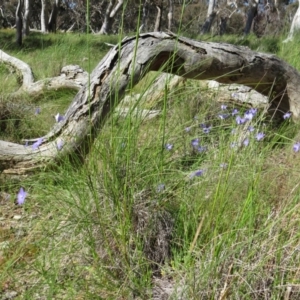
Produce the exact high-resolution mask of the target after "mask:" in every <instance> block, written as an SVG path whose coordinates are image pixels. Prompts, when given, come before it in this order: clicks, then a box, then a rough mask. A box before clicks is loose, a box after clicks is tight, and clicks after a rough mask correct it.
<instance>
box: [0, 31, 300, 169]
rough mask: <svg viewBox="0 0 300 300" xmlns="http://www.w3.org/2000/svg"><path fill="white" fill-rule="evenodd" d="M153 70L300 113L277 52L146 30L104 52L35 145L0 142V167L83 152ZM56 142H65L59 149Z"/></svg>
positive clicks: (293, 81)
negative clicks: (254, 95)
mask: <svg viewBox="0 0 300 300" xmlns="http://www.w3.org/2000/svg"><path fill="white" fill-rule="evenodd" d="M136 47H137V48H136ZM135 48H136V49H135ZM151 70H153V71H158V70H159V71H163V72H167V73H172V74H175V75H178V76H182V77H185V78H193V79H198V80H202V79H211V78H214V79H215V80H217V81H218V82H221V83H227V84H232V83H240V84H243V85H246V86H249V87H252V88H253V89H255V90H256V91H258V92H260V93H262V94H264V95H266V96H268V95H271V97H270V101H271V106H272V107H273V108H275V109H278V110H280V111H282V112H283V113H284V112H286V111H289V110H290V111H291V112H292V113H293V117H294V119H299V117H300V100H299V94H300V75H299V73H298V72H297V71H296V70H295V69H294V68H292V67H291V66H289V65H288V64H287V63H285V62H284V61H282V60H280V59H279V58H277V57H276V56H274V55H270V54H263V53H258V52H254V51H251V50H249V49H248V48H246V47H238V46H233V45H229V44H218V43H205V42H198V41H194V40H190V39H187V38H184V37H178V36H176V35H173V34H171V33H169V34H166V33H163V32H160V33H159V32H155V33H145V34H142V35H140V37H139V38H138V40H136V38H135V37H132V38H126V39H124V40H123V41H122V42H121V45H116V46H115V47H113V48H112V49H111V50H110V51H109V52H108V53H107V55H106V56H105V57H104V58H103V59H102V61H101V62H100V63H99V64H98V66H97V67H96V68H95V70H94V71H93V72H92V74H91V77H90V81H89V84H88V83H87V84H86V85H85V86H84V87H83V88H81V89H80V91H79V92H78V94H77V95H76V96H75V98H74V100H73V102H72V103H71V105H70V107H69V108H68V110H67V111H66V113H65V119H64V120H63V121H62V122H60V123H57V124H55V126H54V127H53V128H52V129H51V131H50V132H49V133H48V134H47V135H46V136H44V137H43V142H42V144H41V145H40V146H39V148H38V149H36V150H34V149H32V147H31V146H30V145H29V146H27V147H25V146H24V145H20V144H15V143H10V142H5V141H0V171H1V172H2V173H4V174H26V173H29V172H30V171H34V170H36V169H38V168H45V167H47V166H49V165H53V164H55V163H57V161H59V160H60V159H62V158H64V157H66V156H68V155H85V154H86V153H87V150H88V148H89V146H90V145H91V142H92V141H93V139H94V138H95V137H96V135H97V134H99V130H100V128H101V127H102V126H103V124H104V122H105V120H106V119H107V117H108V116H109V115H110V114H111V113H112V112H113V108H114V107H115V106H116V105H117V104H118V103H119V102H120V101H121V100H122V97H123V96H124V94H125V90H126V89H127V88H129V87H130V84H131V83H132V84H136V83H137V82H139V81H140V79H141V78H142V77H143V76H144V75H145V74H146V73H147V72H148V71H151ZM32 142H33V141H30V143H32ZM59 143H60V144H61V143H63V147H62V148H61V149H60V150H58V147H57V145H58V144H59Z"/></svg>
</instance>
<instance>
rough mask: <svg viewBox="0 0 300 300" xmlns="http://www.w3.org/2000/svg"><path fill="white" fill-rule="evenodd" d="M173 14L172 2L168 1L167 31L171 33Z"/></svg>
mask: <svg viewBox="0 0 300 300" xmlns="http://www.w3.org/2000/svg"><path fill="white" fill-rule="evenodd" d="M173 13H174V0H169V12H168V30H170V31H172V24H173Z"/></svg>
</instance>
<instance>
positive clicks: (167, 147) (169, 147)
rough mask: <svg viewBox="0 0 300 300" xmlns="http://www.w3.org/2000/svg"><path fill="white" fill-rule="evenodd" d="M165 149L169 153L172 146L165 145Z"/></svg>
mask: <svg viewBox="0 0 300 300" xmlns="http://www.w3.org/2000/svg"><path fill="white" fill-rule="evenodd" d="M165 148H166V150H168V151H170V150H172V149H173V144H166V145H165Z"/></svg>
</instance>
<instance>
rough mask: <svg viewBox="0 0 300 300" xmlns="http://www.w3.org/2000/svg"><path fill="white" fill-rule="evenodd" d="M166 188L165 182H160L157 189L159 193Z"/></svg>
mask: <svg viewBox="0 0 300 300" xmlns="http://www.w3.org/2000/svg"><path fill="white" fill-rule="evenodd" d="M165 188H166V186H165V184H164V183H160V184H159V185H158V186H157V188H156V191H157V192H158V193H161V192H163V191H164V190H165Z"/></svg>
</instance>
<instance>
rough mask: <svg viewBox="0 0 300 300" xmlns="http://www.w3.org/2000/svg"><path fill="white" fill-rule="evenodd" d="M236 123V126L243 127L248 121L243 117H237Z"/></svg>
mask: <svg viewBox="0 0 300 300" xmlns="http://www.w3.org/2000/svg"><path fill="white" fill-rule="evenodd" d="M235 121H236V124H238V125H241V124H244V123H245V122H246V121H247V119H246V118H242V117H241V116H237V117H236V118H235Z"/></svg>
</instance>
